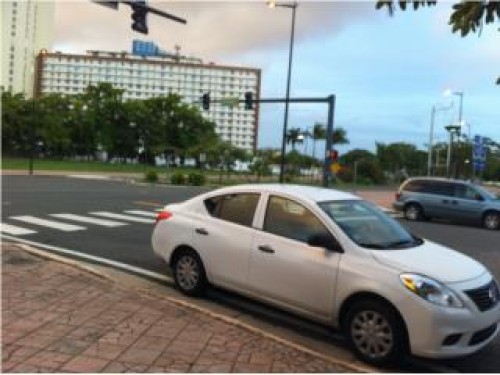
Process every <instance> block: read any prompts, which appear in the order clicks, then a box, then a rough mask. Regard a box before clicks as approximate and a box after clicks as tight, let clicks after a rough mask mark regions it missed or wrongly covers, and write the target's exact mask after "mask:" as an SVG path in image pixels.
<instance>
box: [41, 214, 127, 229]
mask: <svg viewBox="0 0 500 375" xmlns="http://www.w3.org/2000/svg"><path fill="white" fill-rule="evenodd" d="M50 216H53V217H56V218H58V219H66V220H73V221H79V222H81V223H89V224H95V225H102V226H103V227H110V228H113V227H120V226H123V225H128V223H122V222H120V221H112V220H105V219H98V218H96V217H90V216H82V215H74V214H50Z"/></svg>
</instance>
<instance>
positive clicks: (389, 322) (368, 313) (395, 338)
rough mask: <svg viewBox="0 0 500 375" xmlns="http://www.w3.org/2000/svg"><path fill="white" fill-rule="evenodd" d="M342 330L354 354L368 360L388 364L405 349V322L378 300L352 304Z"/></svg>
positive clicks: (371, 362) (374, 363)
mask: <svg viewBox="0 0 500 375" xmlns="http://www.w3.org/2000/svg"><path fill="white" fill-rule="evenodd" d="M345 329H346V333H347V337H348V339H349V342H350V344H351V346H352V348H353V349H354V351H355V353H356V354H357V355H358V357H360V358H361V359H362V360H363V361H365V362H367V363H370V364H373V365H384V364H389V363H391V362H394V361H395V360H396V359H399V358H400V356H401V355H402V354H403V353H405V352H406V349H405V348H406V347H407V346H406V344H405V342H406V341H405V337H406V336H405V332H406V328H405V327H404V323H403V322H402V321H401V318H400V317H399V315H398V314H397V313H396V312H395V311H394V309H393V308H391V307H390V306H388V305H387V304H385V303H383V302H381V301H378V300H367V301H360V302H358V303H356V304H354V305H353V306H352V307H351V308H350V309H349V311H348V312H347V315H346V325H345Z"/></svg>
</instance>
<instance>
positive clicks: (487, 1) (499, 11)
mask: <svg viewBox="0 0 500 375" xmlns="http://www.w3.org/2000/svg"><path fill="white" fill-rule="evenodd" d="M436 3H437V1H422V0H403V1H397V4H398V5H399V8H400V9H401V10H403V11H404V10H406V8H407V6H408V5H410V4H411V5H413V9H414V10H417V9H419V8H420V7H424V6H434V5H436ZM375 7H376V9H381V8H386V9H387V10H388V11H389V14H390V15H393V14H394V10H395V8H396V1H393V0H378V1H377V3H376V5H375ZM499 21H500V1H498V0H483V1H461V2H459V3H456V4H454V5H453V12H452V13H451V15H450V19H449V22H448V24H449V25H451V31H452V32H453V33H456V32H460V35H461V36H462V37H465V36H467V35H468V34H469V33H470V32H473V33H475V32H476V31H479V33H480V32H481V30H482V29H483V25H484V24H489V23H493V24H497V25H498V22H499ZM499 30H500V29H499ZM496 84H497V85H500V77H498V79H497V81H496Z"/></svg>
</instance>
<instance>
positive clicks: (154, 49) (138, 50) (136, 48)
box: [132, 39, 159, 56]
mask: <svg viewBox="0 0 500 375" xmlns="http://www.w3.org/2000/svg"><path fill="white" fill-rule="evenodd" d="M158 51H159V48H158V46H157V45H156V44H154V43H153V42H144V41H142V40H137V39H136V40H134V41H133V42H132V54H133V55H136V56H158Z"/></svg>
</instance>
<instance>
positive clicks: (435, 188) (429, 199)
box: [424, 181, 455, 219]
mask: <svg viewBox="0 0 500 375" xmlns="http://www.w3.org/2000/svg"><path fill="white" fill-rule="evenodd" d="M424 192H425V196H426V198H425V199H426V203H425V204H424V212H425V213H426V214H427V215H429V216H431V217H438V218H445V219H451V218H453V217H454V215H455V214H454V212H453V210H452V209H451V205H452V199H453V198H454V186H453V184H452V183H450V182H446V181H428V182H426V184H425V188H424Z"/></svg>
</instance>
